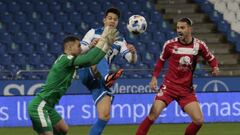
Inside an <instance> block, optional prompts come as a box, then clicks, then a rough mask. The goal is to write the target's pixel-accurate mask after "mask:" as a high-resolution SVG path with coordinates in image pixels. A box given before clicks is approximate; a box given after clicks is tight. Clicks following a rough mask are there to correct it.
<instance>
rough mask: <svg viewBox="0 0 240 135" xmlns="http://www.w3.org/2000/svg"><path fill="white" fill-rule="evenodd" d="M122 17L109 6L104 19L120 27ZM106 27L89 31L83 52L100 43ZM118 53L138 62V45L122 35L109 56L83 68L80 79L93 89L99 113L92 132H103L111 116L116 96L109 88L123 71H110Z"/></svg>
mask: <svg viewBox="0 0 240 135" xmlns="http://www.w3.org/2000/svg"><path fill="white" fill-rule="evenodd" d="M119 18H120V11H119V10H118V9H116V8H109V9H108V10H107V11H106V12H105V17H104V18H103V23H104V27H106V26H110V27H113V28H116V27H117V25H118V21H119ZM104 27H102V28H98V29H91V30H89V31H88V32H87V33H86V35H85V36H84V38H83V39H82V41H81V45H82V50H83V52H87V51H88V50H89V49H91V48H92V47H94V46H95V45H96V43H97V42H98V40H99V38H100V36H101V34H102V32H103V29H104ZM117 55H121V56H122V57H123V58H124V59H126V61H127V62H129V63H135V62H136V61H137V52H136V49H135V47H134V46H133V45H131V44H128V43H127V42H126V41H125V39H124V37H122V36H120V37H119V38H118V40H117V41H115V42H114V43H113V45H112V48H111V49H110V50H109V51H108V52H107V54H106V55H105V58H104V59H102V60H101V61H100V62H99V63H98V64H97V65H96V66H92V67H91V68H85V69H80V70H79V76H80V80H81V81H82V83H83V84H84V85H85V86H86V87H87V88H88V89H89V90H90V91H91V93H92V96H93V100H94V102H95V105H96V107H97V112H98V120H97V122H96V123H95V124H94V125H93V126H92V128H91V130H90V132H89V135H100V134H101V133H102V131H103V130H104V128H105V126H106V124H107V122H108V120H109V119H110V109H111V103H112V99H113V95H112V92H111V90H110V89H109V88H110V87H111V86H112V85H113V83H114V82H115V81H116V79H118V78H119V77H120V76H121V74H122V72H123V69H119V70H118V71H117V72H116V73H113V74H109V71H110V65H111V63H112V62H113V60H114V58H115V57H116V56H117Z"/></svg>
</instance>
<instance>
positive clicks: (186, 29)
mask: <svg viewBox="0 0 240 135" xmlns="http://www.w3.org/2000/svg"><path fill="white" fill-rule="evenodd" d="M192 24H193V22H192V20H191V19H190V18H187V17H185V18H181V19H179V20H178V22H177V34H178V36H179V38H180V39H184V38H187V37H189V36H192Z"/></svg>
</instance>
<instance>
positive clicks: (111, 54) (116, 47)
mask: <svg viewBox="0 0 240 135" xmlns="http://www.w3.org/2000/svg"><path fill="white" fill-rule="evenodd" d="M103 29H104V28H103V27H102V28H97V29H91V30H89V31H88V32H87V33H86V35H85V36H84V38H83V39H82V41H81V45H83V47H84V48H88V46H89V45H90V43H91V42H92V40H93V39H96V38H100V37H101V34H102V32H103ZM126 45H127V42H126V40H125V39H124V37H123V36H120V38H119V39H118V40H117V41H115V42H114V43H113V45H112V47H111V49H110V50H109V51H108V52H107V54H106V55H105V59H106V60H107V62H108V64H111V63H112V62H113V60H114V58H115V57H116V56H117V55H119V54H120V55H121V56H122V57H123V58H124V59H126V60H127V61H128V62H129V63H130V62H131V61H132V56H131V55H132V54H131V53H130V52H129V50H128V48H127V46H126ZM83 50H88V49H83Z"/></svg>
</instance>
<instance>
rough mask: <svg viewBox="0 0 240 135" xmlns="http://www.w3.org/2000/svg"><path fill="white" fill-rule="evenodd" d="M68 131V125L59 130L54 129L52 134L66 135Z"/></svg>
mask: <svg viewBox="0 0 240 135" xmlns="http://www.w3.org/2000/svg"><path fill="white" fill-rule="evenodd" d="M68 130H69V127H68V125H64V126H62V127H60V128H55V131H54V132H57V133H58V134H61V135H66V134H67V132H68Z"/></svg>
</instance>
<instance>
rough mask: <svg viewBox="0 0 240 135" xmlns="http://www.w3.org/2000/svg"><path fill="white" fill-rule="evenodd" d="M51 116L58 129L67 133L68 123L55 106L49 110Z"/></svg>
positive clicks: (54, 125)
mask: <svg viewBox="0 0 240 135" xmlns="http://www.w3.org/2000/svg"><path fill="white" fill-rule="evenodd" d="M49 117H50V120H51V122H52V125H53V127H54V129H55V130H56V131H58V132H64V133H67V131H68V125H67V124H66V123H65V122H64V120H63V119H62V117H61V116H60V114H59V113H58V112H57V111H56V110H55V109H54V108H51V109H50V110H49Z"/></svg>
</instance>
